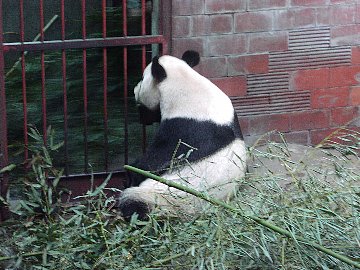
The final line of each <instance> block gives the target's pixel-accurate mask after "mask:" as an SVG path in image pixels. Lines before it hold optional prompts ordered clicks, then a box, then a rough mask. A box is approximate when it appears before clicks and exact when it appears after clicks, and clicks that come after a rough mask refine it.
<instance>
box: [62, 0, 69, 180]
mask: <svg viewBox="0 0 360 270" xmlns="http://www.w3.org/2000/svg"><path fill="white" fill-rule="evenodd" d="M60 5H61V7H60V17H61V40H62V41H64V40H65V0H61V2H60ZM61 62H62V67H61V70H62V84H63V103H64V105H63V106H64V153H65V175H69V174H70V172H69V162H68V160H69V147H68V102H67V85H66V51H65V49H63V50H61Z"/></svg>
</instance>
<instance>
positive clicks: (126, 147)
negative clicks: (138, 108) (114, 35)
mask: <svg viewBox="0 0 360 270" xmlns="http://www.w3.org/2000/svg"><path fill="white" fill-rule="evenodd" d="M122 10H123V14H122V15H123V35H124V37H126V36H127V35H128V31H127V5H126V0H123V6H122ZM123 54H124V60H123V61H124V63H123V65H124V74H123V76H124V89H123V91H124V116H125V117H124V118H125V119H124V126H125V128H124V155H125V156H124V162H125V164H128V163H129V130H128V122H129V120H128V117H129V115H128V51H127V47H126V46H124V49H123Z"/></svg>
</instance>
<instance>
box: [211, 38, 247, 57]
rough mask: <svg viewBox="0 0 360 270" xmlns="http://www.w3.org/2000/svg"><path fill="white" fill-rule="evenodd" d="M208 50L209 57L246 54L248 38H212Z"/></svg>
mask: <svg viewBox="0 0 360 270" xmlns="http://www.w3.org/2000/svg"><path fill="white" fill-rule="evenodd" d="M208 50H209V51H208V55H209V56H219V55H230V54H239V53H244V52H246V36H245V35H242V34H235V35H217V36H210V37H208Z"/></svg>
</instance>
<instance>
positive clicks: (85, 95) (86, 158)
mask: <svg viewBox="0 0 360 270" xmlns="http://www.w3.org/2000/svg"><path fill="white" fill-rule="evenodd" d="M81 21H82V38H83V40H86V0H81ZM82 60H83V75H82V76H83V99H84V173H88V164H89V156H88V155H89V150H88V118H89V115H88V93H87V92H88V91H87V51H86V49H85V48H84V49H83V50H82Z"/></svg>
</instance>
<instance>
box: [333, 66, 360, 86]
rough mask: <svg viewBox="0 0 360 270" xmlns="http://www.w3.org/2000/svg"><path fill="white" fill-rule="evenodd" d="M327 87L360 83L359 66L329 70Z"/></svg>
mask: <svg viewBox="0 0 360 270" xmlns="http://www.w3.org/2000/svg"><path fill="white" fill-rule="evenodd" d="M329 70H330V78H329V86H330V87H337V86H350V85H357V84H359V83H360V66H342V67H335V68H330V69H329Z"/></svg>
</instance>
